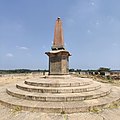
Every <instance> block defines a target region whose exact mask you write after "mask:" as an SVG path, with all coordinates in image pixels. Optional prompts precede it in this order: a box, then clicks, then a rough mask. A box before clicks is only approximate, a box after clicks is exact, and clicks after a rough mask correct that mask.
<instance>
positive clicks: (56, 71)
mask: <svg viewBox="0 0 120 120" xmlns="http://www.w3.org/2000/svg"><path fill="white" fill-rule="evenodd" d="M45 54H47V55H48V57H49V75H66V74H69V56H70V53H69V52H68V51H66V50H65V48H64V39H63V29H62V21H61V19H60V17H58V18H57V20H56V24H55V30H54V41H53V45H52V51H50V52H46V53H45Z"/></svg>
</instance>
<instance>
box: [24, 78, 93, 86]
mask: <svg viewBox="0 0 120 120" xmlns="http://www.w3.org/2000/svg"><path fill="white" fill-rule="evenodd" d="M91 83H92V80H91V79H89V78H75V79H73V78H70V79H52V78H40V79H32V80H31V79H27V80H25V84H28V85H32V86H40V87H77V86H85V85H89V84H91Z"/></svg>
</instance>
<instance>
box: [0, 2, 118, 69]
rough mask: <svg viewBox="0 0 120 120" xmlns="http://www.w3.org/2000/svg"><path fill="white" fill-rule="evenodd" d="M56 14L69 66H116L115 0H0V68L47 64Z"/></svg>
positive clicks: (112, 67)
mask: <svg viewBox="0 0 120 120" xmlns="http://www.w3.org/2000/svg"><path fill="white" fill-rule="evenodd" d="M58 16H60V17H61V19H62V22H63V29H64V40H65V47H66V49H67V50H68V51H70V52H71V54H72V56H71V57H70V68H75V69H98V68H99V67H109V68H111V69H120V0H19V1H18V0H1V1H0V69H18V68H28V69H48V57H47V56H46V55H45V54H44V53H45V52H46V51H49V50H51V45H52V41H53V35H54V26H55V21H56V18H57V17H58Z"/></svg>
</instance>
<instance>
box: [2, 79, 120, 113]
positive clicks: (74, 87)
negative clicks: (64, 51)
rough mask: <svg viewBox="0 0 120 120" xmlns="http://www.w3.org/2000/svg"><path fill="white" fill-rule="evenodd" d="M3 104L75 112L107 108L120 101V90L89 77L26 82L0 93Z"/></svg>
mask: <svg viewBox="0 0 120 120" xmlns="http://www.w3.org/2000/svg"><path fill="white" fill-rule="evenodd" d="M0 95H1V97H0V102H1V103H2V104H3V105H5V106H7V107H10V108H13V109H14V108H16V107H19V108H20V109H23V110H30V111H41V112H57V113H62V112H65V113H74V112H85V111H90V110H91V109H94V108H96V107H98V108H99V107H100V108H101V107H106V106H109V105H110V104H113V103H115V102H117V101H119V100H120V89H119V88H117V87H112V89H111V86H110V85H105V84H103V83H98V82H95V81H92V80H91V79H86V78H69V77H67V78H64V79H63V78H58V79H57V78H55V79H53V77H51V78H40V79H33V80H29V79H28V80H25V82H24V83H17V84H16V85H11V86H9V87H7V88H6V89H5V88H3V89H1V90H0Z"/></svg>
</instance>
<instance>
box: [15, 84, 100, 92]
mask: <svg viewBox="0 0 120 120" xmlns="http://www.w3.org/2000/svg"><path fill="white" fill-rule="evenodd" d="M16 87H17V88H18V89H21V90H24V91H29V92H39V93H80V92H88V91H93V90H97V89H99V88H100V87H101V84H98V83H93V84H90V85H87V86H77V87H39V86H31V85H27V84H24V83H20V84H16Z"/></svg>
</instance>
